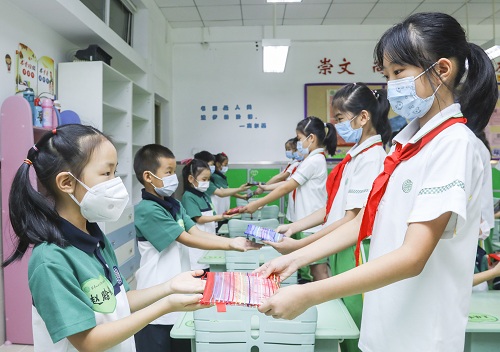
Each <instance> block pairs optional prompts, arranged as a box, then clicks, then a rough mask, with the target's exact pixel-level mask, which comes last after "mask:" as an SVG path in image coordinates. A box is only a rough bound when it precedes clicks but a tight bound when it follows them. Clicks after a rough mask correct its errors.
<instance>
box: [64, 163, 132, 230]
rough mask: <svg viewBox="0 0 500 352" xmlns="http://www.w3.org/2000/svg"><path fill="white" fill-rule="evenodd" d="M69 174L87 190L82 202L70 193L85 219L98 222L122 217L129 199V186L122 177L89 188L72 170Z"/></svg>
mask: <svg viewBox="0 0 500 352" xmlns="http://www.w3.org/2000/svg"><path fill="white" fill-rule="evenodd" d="M68 174H70V175H71V176H72V177H73V178H74V179H75V180H77V181H78V183H80V184H81V185H82V186H83V187H84V188H85V189H86V190H87V193H85V195H84V196H83V199H82V201H81V202H80V203H79V202H78V201H77V200H76V198H75V196H74V195H73V194H70V195H69V196H70V197H71V199H73V200H74V201H75V203H76V204H78V205H79V206H80V212H81V213H82V215H83V217H84V218H85V219H87V220H88V221H89V222H98V221H116V220H118V219H119V218H120V216H121V215H122V213H123V210H124V209H125V207H126V206H127V203H128V200H129V195H128V192H127V188H126V187H125V185H124V184H123V181H122V179H121V178H120V177H115V178H113V179H111V180H108V181H104V182H101V183H99V184H97V185H95V186H94V187H92V188H89V187H88V186H87V185H85V184H84V183H83V182H82V181H80V180H79V179H77V178H76V177H75V176H73V174H72V173H71V172H68Z"/></svg>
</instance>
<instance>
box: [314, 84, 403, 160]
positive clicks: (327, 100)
mask: <svg viewBox="0 0 500 352" xmlns="http://www.w3.org/2000/svg"><path fill="white" fill-rule="evenodd" d="M346 84H348V83H307V84H305V85H304V118H306V117H308V116H316V117H319V118H320V119H321V120H323V121H325V122H330V123H333V124H335V121H334V119H333V111H332V100H333V96H334V95H335V93H336V92H337V91H338V90H339V89H340V88H342V87H343V86H345V85H346ZM366 85H367V86H368V87H369V88H370V89H372V90H375V89H385V86H386V84H385V83H366ZM391 113H392V114H391ZM391 113H390V114H389V117H393V116H396V114H395V113H393V112H392V111H391ZM353 145H354V144H353V143H346V142H345V141H344V140H343V139H342V137H340V136H339V135H338V134H337V152H336V153H335V155H331V156H330V158H332V159H343V158H344V157H345V155H346V153H347V152H348V151H349V149H351V147H352V146H353Z"/></svg>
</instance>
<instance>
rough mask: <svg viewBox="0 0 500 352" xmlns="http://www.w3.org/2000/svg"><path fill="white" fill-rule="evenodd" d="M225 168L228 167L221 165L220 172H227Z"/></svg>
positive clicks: (227, 168)
mask: <svg viewBox="0 0 500 352" xmlns="http://www.w3.org/2000/svg"><path fill="white" fill-rule="evenodd" d="M227 170H229V167H227V166H223V167H222V170H220V172H222V173H223V174H225V173H226V172H227Z"/></svg>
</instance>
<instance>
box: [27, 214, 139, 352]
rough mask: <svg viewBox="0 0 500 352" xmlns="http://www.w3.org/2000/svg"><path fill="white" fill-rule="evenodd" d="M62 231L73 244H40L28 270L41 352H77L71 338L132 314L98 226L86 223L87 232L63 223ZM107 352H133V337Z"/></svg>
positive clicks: (110, 250) (115, 263)
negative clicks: (60, 245)
mask: <svg viewBox="0 0 500 352" xmlns="http://www.w3.org/2000/svg"><path fill="white" fill-rule="evenodd" d="M59 228H60V230H61V233H62V235H63V236H64V238H65V239H66V240H67V241H68V243H69V245H68V246H67V247H65V248H61V247H59V246H57V245H55V244H51V243H47V242H44V243H42V244H39V245H36V246H35V247H34V249H33V252H32V254H31V258H30V261H29V266H28V280H29V287H30V291H31V295H32V297H33V306H32V318H33V338H34V345H35V350H37V351H51V352H62V351H77V350H76V349H75V348H74V347H73V345H72V344H71V343H70V342H69V340H68V338H67V337H68V336H71V335H74V334H76V333H79V332H82V331H85V330H88V329H92V328H94V327H96V326H97V325H101V324H104V323H108V322H113V321H116V320H119V319H122V318H125V317H127V316H129V315H130V306H129V303H128V299H127V293H126V291H128V289H129V287H128V285H127V282H126V281H125V279H124V278H123V277H122V276H121V274H120V271H119V270H118V261H117V260H116V256H115V253H114V251H113V247H112V246H111V244H110V243H109V241H108V239H107V238H106V237H105V236H104V234H103V233H102V231H101V230H100V228H99V226H98V225H97V224H96V223H89V222H87V231H88V233H85V232H83V231H81V230H80V229H78V228H77V227H75V226H74V225H73V224H71V223H70V222H68V221H66V220H65V219H63V218H60V220H59ZM107 351H115V352H118V351H120V352H125V351H126V352H129V351H135V343H134V338H133V337H130V338H128V339H126V340H125V341H123V342H121V343H120V344H118V345H116V346H114V347H112V348H110V349H108V350H107Z"/></svg>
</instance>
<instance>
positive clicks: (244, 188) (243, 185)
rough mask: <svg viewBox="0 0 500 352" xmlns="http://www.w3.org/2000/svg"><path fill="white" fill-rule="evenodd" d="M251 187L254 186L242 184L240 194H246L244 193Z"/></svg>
mask: <svg viewBox="0 0 500 352" xmlns="http://www.w3.org/2000/svg"><path fill="white" fill-rule="evenodd" d="M250 187H252V186H250V185H249V184H247V183H244V184H242V185H241V186H240V188H239V192H244V191H246V190H248V189H250Z"/></svg>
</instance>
